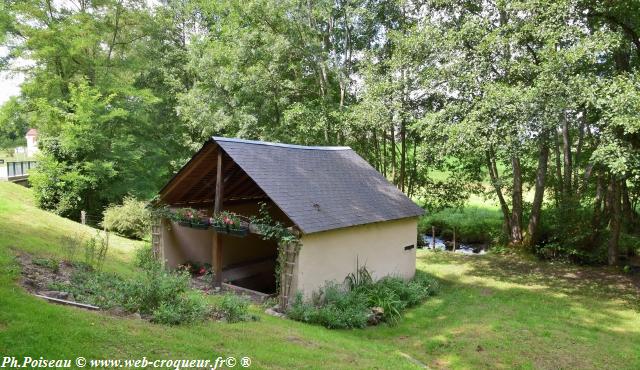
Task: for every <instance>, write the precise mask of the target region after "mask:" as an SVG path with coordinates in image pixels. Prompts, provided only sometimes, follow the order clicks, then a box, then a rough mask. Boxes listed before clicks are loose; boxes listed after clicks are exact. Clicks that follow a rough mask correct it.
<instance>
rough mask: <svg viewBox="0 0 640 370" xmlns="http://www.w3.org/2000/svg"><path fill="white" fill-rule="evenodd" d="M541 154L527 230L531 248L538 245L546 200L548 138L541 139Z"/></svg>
mask: <svg viewBox="0 0 640 370" xmlns="http://www.w3.org/2000/svg"><path fill="white" fill-rule="evenodd" d="M541 140H542V143H541V147H540V154H539V155H538V170H537V173H536V184H535V193H534V196H533V204H532V206H531V217H530V218H529V226H528V228H527V240H526V243H525V244H526V245H527V246H529V247H531V246H534V245H536V244H537V243H538V238H539V228H540V215H541V211H542V201H543V200H544V183H545V179H546V176H547V163H548V162H549V143H548V142H547V139H546V138H544V137H543V138H541Z"/></svg>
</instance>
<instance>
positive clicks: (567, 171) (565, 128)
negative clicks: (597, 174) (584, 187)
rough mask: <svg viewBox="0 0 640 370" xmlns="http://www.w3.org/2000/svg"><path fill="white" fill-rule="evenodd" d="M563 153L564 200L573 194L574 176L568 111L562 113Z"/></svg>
mask: <svg viewBox="0 0 640 370" xmlns="http://www.w3.org/2000/svg"><path fill="white" fill-rule="evenodd" d="M562 149H563V150H562V154H563V157H564V180H563V182H562V186H563V188H564V194H563V195H564V198H565V199H564V200H565V201H566V200H568V198H569V197H570V196H571V192H572V190H571V188H572V186H571V177H572V176H573V163H572V160H571V138H570V137H569V121H568V120H567V117H566V113H565V112H563V113H562Z"/></svg>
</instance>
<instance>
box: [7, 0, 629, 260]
mask: <svg viewBox="0 0 640 370" xmlns="http://www.w3.org/2000/svg"><path fill="white" fill-rule="evenodd" d="M0 41H1V43H2V44H3V45H5V46H6V47H8V49H9V51H10V52H9V55H8V56H7V57H6V58H4V59H3V60H2V68H4V69H7V70H14V71H22V72H23V73H25V74H26V81H25V82H24V83H23V84H22V87H21V94H20V96H17V97H14V98H12V99H11V100H10V101H8V102H7V103H5V104H4V105H3V106H2V107H1V109H0V135H1V136H2V139H1V140H0V143H2V144H3V145H5V146H10V145H11V144H13V143H15V142H16V140H19V139H20V138H21V137H22V136H23V135H24V133H25V132H26V130H27V128H28V127H32V126H35V127H37V128H38V129H39V130H40V133H41V135H42V137H41V141H40V145H41V149H42V154H41V157H40V166H39V169H38V170H37V171H36V172H35V173H33V174H32V176H31V177H32V184H33V187H34V190H35V193H36V196H37V201H38V203H39V205H40V206H41V207H43V208H45V209H50V210H53V211H55V212H57V213H59V214H61V215H65V216H68V217H69V216H75V215H77V214H78V213H79V211H80V210H81V209H87V210H90V211H91V212H94V213H97V212H101V210H102V209H104V207H105V206H107V205H108V204H110V203H115V202H121V201H122V199H123V198H124V197H125V196H126V195H127V194H130V195H133V196H135V197H138V198H142V199H145V198H149V197H151V196H153V195H154V194H155V193H156V192H157V190H158V189H159V188H160V186H161V185H162V184H163V183H164V182H165V181H167V180H168V178H170V176H171V174H172V173H174V172H175V171H176V170H177V169H178V168H179V167H180V166H181V165H182V164H184V163H185V162H186V160H188V158H189V157H190V156H191V155H192V153H194V151H195V150H196V149H197V148H199V146H200V145H202V143H203V142H204V141H205V140H206V139H207V138H208V137H210V136H211V135H220V136H230V137H242V138H248V139H260V140H270V141H282V142H288V143H299V144H316V145H325V144H326V145H349V146H351V147H352V148H354V149H355V150H356V151H357V152H358V153H360V154H361V155H363V156H364V157H365V158H366V159H367V160H368V161H369V162H370V163H371V164H372V165H373V166H375V167H376V168H377V169H378V170H379V171H380V172H382V173H383V174H384V175H386V176H387V177H388V178H389V179H390V180H391V181H393V183H395V184H396V185H397V186H398V187H399V188H400V189H401V190H403V191H404V192H405V193H407V194H408V195H409V196H411V197H413V198H414V199H417V200H419V201H421V202H423V203H424V205H425V207H426V208H427V209H428V210H438V209H442V208H446V207H459V206H461V205H463V204H464V202H465V200H466V199H467V198H468V196H469V195H470V194H484V195H487V196H490V197H492V198H493V199H496V200H497V201H498V202H499V204H500V208H501V212H502V214H503V219H504V230H503V234H504V242H506V243H509V244H512V245H523V246H527V247H531V248H533V249H534V250H539V249H540V248H542V247H543V246H554V248H555V250H554V254H556V253H559V254H564V255H568V256H576V257H577V259H578V260H580V261H582V262H600V263H602V262H608V263H610V264H614V263H616V262H617V261H616V260H617V258H618V257H619V255H620V254H621V253H627V252H630V251H631V250H632V249H633V248H629V247H628V245H630V244H631V245H632V246H633V242H631V243H629V242H627V243H626V244H625V243H624V241H625V240H632V241H633V240H638V239H626V238H631V235H634V234H635V235H637V233H638V231H639V230H638V229H639V226H638V224H639V216H638V209H639V206H640V205H639V202H640V73H639V68H640V3H639V2H638V1H636V0H620V1H596V0H536V1H524V0H522V1H514V0H494V1H484V0H483V1H466V0H459V1H451V0H424V1H410V0H334V1H324V0H321V1H302V0H284V1H280V0H279V1H274V0H245V1H236V0H221V1H205V0H175V1H173V0H165V1H144V0H93V1H91V0H66V1H62V0H60V1H53V0H20V1H12V0H4V1H3V2H2V3H0ZM25 61H27V62H25ZM434 174H438V176H435V175H434ZM443 174H444V175H443ZM623 245H626V246H625V247H624V248H622V247H621V246H623Z"/></svg>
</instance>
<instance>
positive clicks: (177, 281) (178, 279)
mask: <svg viewBox="0 0 640 370" xmlns="http://www.w3.org/2000/svg"><path fill="white" fill-rule="evenodd" d="M189 279H190V277H189V275H188V274H186V273H183V272H167V271H164V269H162V268H156V269H151V270H146V271H145V272H144V273H143V274H140V275H138V276H137V277H136V278H135V279H133V280H131V281H128V282H127V284H126V285H125V287H124V290H125V291H124V302H123V303H124V307H125V308H126V309H127V310H129V311H132V312H136V311H138V312H140V313H145V314H151V313H152V312H153V311H154V310H156V309H157V308H158V307H160V306H161V305H162V304H163V303H168V304H171V303H175V302H177V301H178V300H179V299H180V297H181V296H182V295H184V294H185V292H186V291H187V289H188V286H189Z"/></svg>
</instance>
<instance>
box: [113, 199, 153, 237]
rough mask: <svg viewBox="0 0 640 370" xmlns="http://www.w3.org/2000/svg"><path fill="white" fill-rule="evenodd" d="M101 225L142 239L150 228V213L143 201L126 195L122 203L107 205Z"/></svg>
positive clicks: (123, 234) (126, 235) (127, 235)
mask: <svg viewBox="0 0 640 370" xmlns="http://www.w3.org/2000/svg"><path fill="white" fill-rule="evenodd" d="M102 225H103V226H104V227H105V228H106V229H107V230H111V231H114V232H116V233H118V234H120V235H122V236H125V237H127V238H133V239H144V238H146V237H147V236H148V235H149V232H150V229H151V214H150V212H149V210H148V209H147V208H146V203H145V202H143V201H139V200H136V199H135V198H133V197H126V198H124V200H123V202H122V205H111V206H109V207H107V209H106V210H105V211H104V220H103V221H102Z"/></svg>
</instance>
